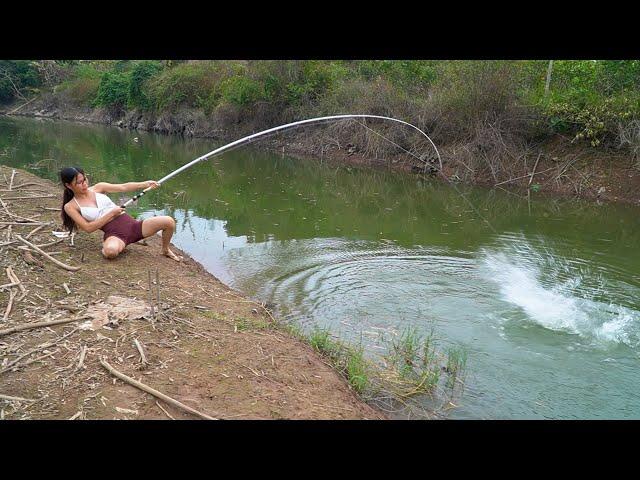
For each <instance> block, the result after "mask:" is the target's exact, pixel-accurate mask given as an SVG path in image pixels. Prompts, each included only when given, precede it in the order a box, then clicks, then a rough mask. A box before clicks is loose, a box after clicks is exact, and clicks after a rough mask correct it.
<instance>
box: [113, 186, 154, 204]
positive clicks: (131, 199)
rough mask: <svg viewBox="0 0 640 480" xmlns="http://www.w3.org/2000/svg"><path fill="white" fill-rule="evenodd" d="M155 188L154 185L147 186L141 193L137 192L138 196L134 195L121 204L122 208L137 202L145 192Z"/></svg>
mask: <svg viewBox="0 0 640 480" xmlns="http://www.w3.org/2000/svg"><path fill="white" fill-rule="evenodd" d="M151 189H153V187H147V188H145V189H144V190H143V191H141V192H140V193H139V194H137V195H136V196H134V197H133V198H130V199H129V200H127V201H126V202H125V203H123V204H122V205H120V208H127V207H128V206H129V205H131V204H132V203H133V202H135V201H136V200H138V199H139V198H140V197H141V196H143V195H144V194H145V193H147V192H148V191H149V190H151Z"/></svg>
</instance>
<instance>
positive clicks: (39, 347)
mask: <svg viewBox="0 0 640 480" xmlns="http://www.w3.org/2000/svg"><path fill="white" fill-rule="evenodd" d="M76 330H78V329H77V328H74V329H73V330H71V331H70V332H69V333H67V334H66V335H64V336H62V337H60V338H57V339H55V340H53V341H51V342H48V343H43V344H41V345H38V346H37V347H36V348H34V349H32V350H29V351H28V352H27V353H25V354H23V355H20V356H19V357H18V358H16V359H15V360H14V361H13V362H11V363H10V364H9V365H7V366H6V367H4V368H3V369H2V370H0V373H4V372H6V371H7V370H10V369H12V368H13V367H14V366H15V364H16V363H18V362H19V361H20V360H22V359H23V358H25V357H28V356H29V355H31V354H32V353H35V352H38V351H40V350H42V349H45V348H49V347H52V346H54V345H55V344H57V343H60V342H61V341H62V340H64V339H65V338H67V337H68V336H69V335H72V334H73V333H75V331H76Z"/></svg>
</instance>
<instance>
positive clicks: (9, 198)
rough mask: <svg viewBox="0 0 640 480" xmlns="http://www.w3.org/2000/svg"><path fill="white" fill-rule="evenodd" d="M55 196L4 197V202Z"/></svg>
mask: <svg viewBox="0 0 640 480" xmlns="http://www.w3.org/2000/svg"><path fill="white" fill-rule="evenodd" d="M53 197H55V195H32V196H30V197H6V198H4V200H25V199H28V198H53Z"/></svg>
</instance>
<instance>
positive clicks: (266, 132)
mask: <svg viewBox="0 0 640 480" xmlns="http://www.w3.org/2000/svg"><path fill="white" fill-rule="evenodd" d="M347 118H352V119H356V118H375V119H379V120H389V121H392V122H397V123H400V124H403V125H406V126H408V127H411V128H413V129H414V130H417V131H418V132H420V133H421V134H422V135H423V136H424V137H425V138H426V139H427V140H429V143H431V145H432V146H433V149H434V150H435V152H436V155H437V156H438V164H439V165H440V168H439V169H438V171H439V172H440V173H442V159H441V158H440V153H439V152H438V149H437V148H436V145H435V143H433V141H432V140H431V139H430V138H429V136H428V135H427V134H426V133H424V132H423V131H422V130H420V129H419V128H418V127H416V126H415V125H411V124H410V123H408V122H405V121H403V120H398V119H397V118H392V117H383V116H380V115H332V116H329V117H317V118H310V119H308V120H300V121H297V122H293V123H287V124H286V125H280V126H279V127H274V128H270V129H268V130H263V131H262V132H258V133H254V134H252V135H248V136H246V137H243V138H241V139H239V140H236V141H235V142H231V143H228V144H227V145H223V146H222V147H219V148H216V149H215V150H213V151H211V152H209V153H207V154H206V155H202V156H201V157H198V158H196V159H195V160H192V161H191V162H189V163H187V164H186V165H183V166H182V167H180V168H178V169H177V170H175V171H173V172H171V173H170V174H169V175H167V176H166V177H163V178H161V179H160V180H158V181H157V183H159V184H160V185H162V184H163V183H164V182H166V181H167V180H169V179H170V178H172V177H174V176H176V175H177V174H179V173H180V172H182V171H184V170H186V169H187V168H189V167H191V166H193V165H195V164H196V163H198V162H201V161H203V160H207V159H208V158H212V157H214V156H216V155H220V154H222V153H224V152H228V151H229V150H232V149H234V148H236V147H239V146H241V145H244V144H246V143H250V142H252V141H253V140H255V139H257V138H259V137H263V136H266V135H269V134H271V133H274V132H278V131H280V130H286V129H289V128H294V127H299V126H300V125H305V124H309V123H320V122H327V121H332V120H343V119H347ZM361 125H363V126H364V127H365V128H368V127H367V126H366V125H364V124H361ZM374 133H376V134H378V135H380V134H379V133H377V132H375V131H374ZM380 136H382V135H380ZM383 138H385V139H386V137H383ZM387 140H389V139H387ZM389 141H390V142H391V140H389ZM391 143H394V142H391ZM396 145H397V144H396ZM398 146H399V145H398ZM400 148H402V147H400ZM403 150H405V149H404V148H403ZM405 151H406V152H407V153H409V154H411V155H413V154H412V153H411V152H408V151H407V150H405ZM413 156H414V157H415V155H413ZM416 158H417V157H416ZM420 160H422V159H420ZM426 167H427V162H426V161H425V169H426ZM153 188H154V187H149V188H146V189H144V190H143V191H142V192H140V193H138V194H137V195H136V196H134V197H133V198H131V199H129V200H127V201H126V202H125V203H124V204H123V205H121V207H122V208H127V207H128V206H129V205H131V204H132V203H133V202H135V201H136V200H138V199H139V198H140V197H142V196H143V195H144V194H145V193H147V192H148V191H149V190H151V189H153Z"/></svg>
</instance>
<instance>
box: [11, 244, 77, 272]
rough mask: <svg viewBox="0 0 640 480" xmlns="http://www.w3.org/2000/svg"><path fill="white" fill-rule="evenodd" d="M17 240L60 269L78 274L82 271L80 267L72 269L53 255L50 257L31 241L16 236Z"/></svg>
mask: <svg viewBox="0 0 640 480" xmlns="http://www.w3.org/2000/svg"><path fill="white" fill-rule="evenodd" d="M16 238H17V239H18V240H20V241H21V242H22V243H24V244H25V245H27V246H29V247H31V248H33V249H34V250H35V251H36V252H38V253H39V254H40V255H42V256H44V257H45V258H46V259H48V260H51V261H52V262H53V263H55V264H56V265H58V266H59V267H61V268H64V269H65V270H69V271H70V272H76V271H78V270H80V267H71V266H69V265H67V264H66V263H62V262H61V261H60V260H56V259H55V258H53V257H52V256H51V255H49V254H48V253H47V252H45V251H44V250H42V249H40V248H39V247H37V246H35V245H34V244H33V243H31V242H30V241H28V240H25V239H24V238H22V237H21V236H20V235H16Z"/></svg>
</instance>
